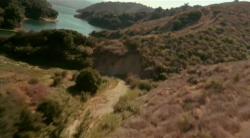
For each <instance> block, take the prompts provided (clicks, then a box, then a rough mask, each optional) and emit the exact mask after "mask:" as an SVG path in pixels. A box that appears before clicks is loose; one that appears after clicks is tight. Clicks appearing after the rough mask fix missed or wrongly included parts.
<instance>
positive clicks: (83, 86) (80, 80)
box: [75, 68, 102, 95]
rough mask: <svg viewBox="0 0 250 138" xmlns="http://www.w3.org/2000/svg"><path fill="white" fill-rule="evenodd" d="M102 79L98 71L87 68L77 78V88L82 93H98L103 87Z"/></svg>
mask: <svg viewBox="0 0 250 138" xmlns="http://www.w3.org/2000/svg"><path fill="white" fill-rule="evenodd" d="M101 82H102V78H101V75H100V74H99V72H98V71H96V70H94V69H91V68H87V69H84V70H82V71H81V72H80V74H79V75H78V76H77V78H76V85H75V87H76V88H77V89H78V90H80V91H85V92H90V93H91V94H92V95H93V94H95V93H96V91H97V90H98V88H99V86H100V85H101Z"/></svg>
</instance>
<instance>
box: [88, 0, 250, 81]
mask: <svg viewBox="0 0 250 138" xmlns="http://www.w3.org/2000/svg"><path fill="white" fill-rule="evenodd" d="M249 8H250V3H249V2H240V3H224V4H219V5H211V6H207V7H203V8H200V9H195V10H189V11H186V12H182V13H179V14H177V15H175V16H171V17H166V18H160V19H156V20H151V21H147V22H141V23H137V24H135V25H133V26H132V27H128V28H125V29H122V30H116V31H103V32H99V33H93V34H92V36H94V37H97V38H99V41H96V44H95V45H96V46H97V48H96V49H95V52H94V53H96V54H95V59H96V60H95V61H96V62H95V66H96V68H97V69H99V70H100V71H101V72H103V73H105V74H111V75H120V76H127V75H133V74H134V75H136V76H139V77H141V78H153V79H156V80H159V79H166V78H168V77H169V75H170V74H172V73H178V72H180V71H181V70H183V69H185V68H187V67H188V66H193V65H198V64H216V63H221V62H230V61H236V60H243V59H248V57H249V54H250V53H249V48H250V43H249V42H250V25H249V24H250V18H249V15H250V11H249V10H248V9H249ZM130 63H132V64H130Z"/></svg>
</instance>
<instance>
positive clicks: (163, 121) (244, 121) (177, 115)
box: [109, 60, 250, 138]
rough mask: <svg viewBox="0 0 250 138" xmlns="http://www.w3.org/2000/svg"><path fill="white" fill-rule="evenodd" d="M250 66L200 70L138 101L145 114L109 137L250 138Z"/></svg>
mask: <svg viewBox="0 0 250 138" xmlns="http://www.w3.org/2000/svg"><path fill="white" fill-rule="evenodd" d="M249 67H250V61H249V60H248V61H240V62H230V63H227V64H218V65H212V66H196V67H192V68H189V69H188V70H185V71H183V72H182V73H181V74H180V75H176V76H174V77H171V78H170V79H168V80H167V81H165V82H162V83H161V84H160V85H159V87H158V88H156V89H155V90H153V91H151V92H150V93H148V94H146V95H145V96H143V97H141V98H139V99H137V101H140V102H142V103H143V104H141V106H140V109H141V111H140V113H139V114H137V115H134V116H133V117H131V118H130V119H128V120H127V121H125V123H123V125H122V127H121V128H117V129H116V131H115V132H114V133H113V134H112V135H110V136H109V137H115V138H127V137H131V138H135V137H140V138H141V137H143V138H155V137H172V138H178V137H181V138H221V137H227V138H247V137H249V136H250V133H249V131H248V130H249V125H250V116H249V115H250V110H249V108H248V107H249V104H250V98H249V86H248V85H247V84H248V83H249V79H250V75H249Z"/></svg>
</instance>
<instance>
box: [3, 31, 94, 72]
mask: <svg viewBox="0 0 250 138" xmlns="http://www.w3.org/2000/svg"><path fill="white" fill-rule="evenodd" d="M2 45H3V46H2V47H1V50H2V52H4V53H5V54H7V55H8V56H10V57H13V58H16V59H18V60H24V61H27V62H30V63H34V64H38V65H46V66H59V67H66V68H82V67H86V66H89V65H91V60H90V58H88V57H89V56H90V55H91V54H92V48H90V47H88V46H86V45H90V42H89V41H88V39H87V38H86V37H84V36H82V35H81V34H79V33H77V32H75V31H68V30H50V31H42V32H39V33H22V32H20V33H17V34H16V35H15V36H13V37H11V38H9V39H8V40H6V41H4V42H3V44H2Z"/></svg>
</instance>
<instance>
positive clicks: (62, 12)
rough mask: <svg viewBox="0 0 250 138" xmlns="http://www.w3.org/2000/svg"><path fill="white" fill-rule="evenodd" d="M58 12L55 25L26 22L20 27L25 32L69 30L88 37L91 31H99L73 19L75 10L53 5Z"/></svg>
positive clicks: (84, 22) (41, 22) (86, 23)
mask: <svg viewBox="0 0 250 138" xmlns="http://www.w3.org/2000/svg"><path fill="white" fill-rule="evenodd" d="M53 8H54V9H55V10H57V11H58V13H59V15H58V17H57V22H56V23H48V22H43V21H35V20H26V21H24V23H23V25H22V27H23V29H24V30H25V31H35V32H37V31H41V30H48V29H70V30H75V31H78V32H80V33H82V34H84V35H88V34H89V33H91V32H92V31H100V30H101V29H100V28H98V27H95V26H92V25H90V24H89V23H88V22H87V21H85V20H81V19H79V18H75V17H74V15H75V14H76V11H75V9H73V8H69V7H66V6H61V5H53Z"/></svg>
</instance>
